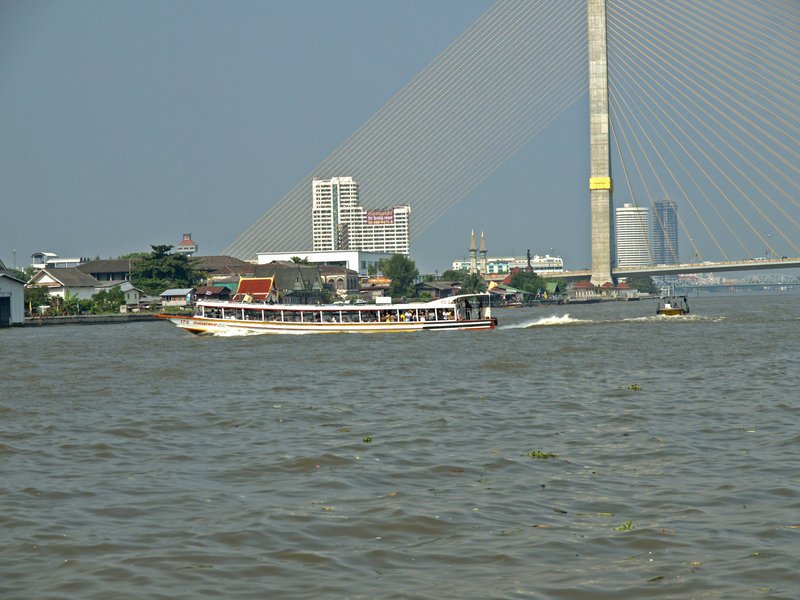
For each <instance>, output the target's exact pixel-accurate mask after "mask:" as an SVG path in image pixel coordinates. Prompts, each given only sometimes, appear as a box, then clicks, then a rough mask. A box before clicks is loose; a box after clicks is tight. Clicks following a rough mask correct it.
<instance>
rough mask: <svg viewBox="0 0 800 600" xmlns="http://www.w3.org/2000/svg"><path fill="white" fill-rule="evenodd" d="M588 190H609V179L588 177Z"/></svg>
mask: <svg viewBox="0 0 800 600" xmlns="http://www.w3.org/2000/svg"><path fill="white" fill-rule="evenodd" d="M589 189H590V190H609V191H610V190H611V177H590V178H589Z"/></svg>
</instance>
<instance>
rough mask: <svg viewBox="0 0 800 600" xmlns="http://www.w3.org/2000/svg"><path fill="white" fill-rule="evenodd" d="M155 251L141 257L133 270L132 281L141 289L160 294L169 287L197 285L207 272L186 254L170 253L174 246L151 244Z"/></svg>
mask: <svg viewBox="0 0 800 600" xmlns="http://www.w3.org/2000/svg"><path fill="white" fill-rule="evenodd" d="M150 247H151V248H152V249H153V251H152V252H150V253H149V254H148V255H147V256H144V257H142V258H141V260H139V261H137V263H136V264H135V265H134V266H133V269H132V270H131V281H132V283H133V285H135V286H136V287H137V288H139V289H140V290H143V291H144V292H146V293H148V294H152V295H158V294H160V293H161V292H163V291H164V290H166V289H169V288H190V287H195V286H196V285H197V284H198V283H200V282H202V281H203V279H204V278H205V275H206V274H205V273H203V272H202V271H200V270H198V269H196V268H195V266H194V265H195V262H194V261H192V260H191V259H190V258H189V257H188V256H186V255H185V254H176V253H170V250H172V246H169V245H166V244H162V245H156V246H152V245H151V246H150Z"/></svg>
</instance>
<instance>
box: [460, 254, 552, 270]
mask: <svg viewBox="0 0 800 600" xmlns="http://www.w3.org/2000/svg"><path fill="white" fill-rule="evenodd" d="M527 267H528V258H527V257H519V256H508V257H496V258H492V257H488V258H487V259H486V273H485V274H487V275H496V274H501V273H510V272H511V270H512V269H525V268H527ZM531 267H533V272H534V273H553V272H560V271H563V270H564V260H563V259H562V258H561V257H560V256H550V255H549V254H545V255H544V256H539V255H538V254H536V255H534V256H532V257H531ZM469 269H470V261H469V260H454V261H453V270H455V271H469Z"/></svg>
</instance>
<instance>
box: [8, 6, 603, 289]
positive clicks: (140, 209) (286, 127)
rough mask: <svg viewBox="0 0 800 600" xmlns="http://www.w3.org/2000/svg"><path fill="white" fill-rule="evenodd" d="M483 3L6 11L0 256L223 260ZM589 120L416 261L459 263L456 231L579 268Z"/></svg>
mask: <svg viewBox="0 0 800 600" xmlns="http://www.w3.org/2000/svg"><path fill="white" fill-rule="evenodd" d="M491 5H492V2H490V1H487V0H403V1H397V0H263V1H252V2H249V1H243V0H233V1H231V2H224V3H223V2H214V1H204V0H196V1H195V0H193V1H191V2H189V1H166V2H164V1H151V0H141V1H137V2H103V1H100V0H93V1H87V0H71V1H54V2H51V1H41V0H26V1H18V0H4V1H3V2H2V3H0V130H2V135H0V259H1V260H2V261H3V262H4V263H5V264H6V266H7V267H14V266H15V265H16V266H18V267H24V266H28V265H29V264H30V257H31V254H33V253H34V252H39V251H45V252H54V253H56V254H58V255H59V256H61V257H77V256H84V257H88V258H95V257H100V258H115V257H117V256H120V255H123V254H126V253H129V252H143V251H149V250H150V245H151V244H172V245H177V244H178V243H179V242H180V241H181V239H182V236H183V234H184V233H191V235H192V239H193V240H194V241H195V243H197V244H198V247H199V254H200V255H214V254H220V253H222V252H223V250H224V249H225V248H226V247H228V246H229V245H230V244H231V243H232V242H233V241H234V240H236V238H237V237H238V236H239V235H240V234H242V233H243V232H244V231H245V230H247V229H248V227H250V225H252V224H253V223H254V222H255V221H256V220H257V219H259V218H260V217H261V216H262V215H263V214H264V213H265V212H266V211H267V210H268V209H269V207H270V206H272V205H273V204H275V203H277V202H278V201H279V200H280V199H281V198H282V197H283V196H284V194H286V193H287V192H288V191H289V190H291V189H292V188H293V187H294V186H295V185H296V184H297V182H298V181H300V180H301V179H302V178H303V177H304V176H305V175H306V174H307V173H309V171H311V170H312V169H313V168H314V167H315V166H316V165H318V164H319V163H320V162H321V161H322V160H324V159H325V158H326V157H327V156H328V155H329V154H330V153H331V152H332V151H333V150H334V149H335V148H336V147H337V146H338V145H339V144H340V143H341V142H343V141H344V140H345V139H346V138H347V137H349V136H350V135H351V134H352V133H353V132H354V131H355V130H356V129H358V127H360V126H361V125H362V124H363V123H364V122H365V121H367V120H368V119H369V118H370V117H371V116H372V115H373V114H375V113H376V112H377V111H378V110H379V109H380V108H381V107H382V106H383V105H384V104H385V103H386V102H387V101H388V100H389V99H390V98H391V97H392V96H393V95H394V94H395V93H397V92H398V91H399V90H400V89H401V88H402V87H403V86H405V85H406V84H407V83H408V82H409V81H411V80H412V79H413V78H414V77H415V76H416V75H417V74H418V73H419V72H420V71H421V70H422V69H423V68H424V67H425V66H426V65H428V64H429V63H430V62H431V61H433V60H434V59H435V58H436V56H437V55H438V54H439V53H440V52H441V51H442V50H444V49H445V48H446V47H447V46H448V45H449V44H450V43H451V42H452V41H453V40H455V39H456V38H457V37H458V36H459V35H461V34H462V33H463V32H464V31H465V30H466V29H467V28H468V27H469V26H470V25H471V24H472V23H473V22H475V21H476V20H477V19H478V18H479V17H480V15H481V14H483V13H484V12H485V11H486V10H488V9H489V7H490V6H491ZM587 121H588V107H587V106H586V103H584V102H579V103H577V104H576V105H574V106H573V107H571V108H570V109H569V110H567V111H566V112H565V113H564V114H563V115H562V116H561V117H559V118H558V119H557V120H556V121H555V122H554V123H552V124H551V125H550V126H549V127H548V129H547V130H545V131H544V132H543V133H542V134H540V135H539V136H537V137H536V138H534V139H533V141H532V142H531V143H529V144H528V145H527V146H526V147H525V148H523V149H522V150H521V151H520V152H518V153H517V154H516V155H515V156H514V157H513V158H511V159H510V160H509V161H508V162H506V163H505V164H504V165H503V166H502V167H501V168H500V169H498V170H497V171H495V172H494V173H493V174H491V175H490V176H489V177H487V178H486V179H485V180H484V181H483V182H482V183H481V184H480V185H479V186H477V187H476V188H475V189H474V190H473V191H472V192H471V193H470V194H469V195H468V196H467V197H466V198H465V199H464V200H462V201H461V202H460V203H459V204H457V205H456V206H455V207H454V208H453V209H451V210H450V211H449V212H448V213H446V214H445V215H444V216H443V217H441V218H440V219H439V220H438V221H436V223H435V224H433V225H432V226H430V227H429V228H428V229H427V230H425V232H424V233H423V234H422V235H420V236H419V237H418V238H416V239H415V240H414V241H413V242H412V248H411V258H412V259H413V260H414V261H415V262H416V264H417V267H418V268H419V270H420V271H421V272H426V273H431V272H434V271H438V272H442V271H444V270H445V269H448V268H450V265H451V263H452V261H453V260H460V259H464V258H466V257H467V249H468V246H469V236H470V232H471V230H475V233H476V237H479V236H480V232H482V231H483V232H484V233H485V238H486V245H487V248H488V254H489V256H509V255H517V256H524V254H525V252H526V250H528V249H530V251H531V253H532V254H541V255H543V254H545V253H550V254H554V255H558V256H562V257H563V258H564V261H565V267H566V268H568V269H575V268H584V267H587V266H588V265H589V264H590V262H591V259H590V250H589V247H590V246H589V208H588V207H589V195H588V190H587V187H588V186H587V180H588V154H589V150H588V124H587ZM341 175H342V176H347V174H345V173H343V174H341ZM362 203H365V202H363V199H362ZM309 207H310V191H309ZM412 210H413V206H412Z"/></svg>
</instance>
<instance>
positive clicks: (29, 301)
mask: <svg viewBox="0 0 800 600" xmlns="http://www.w3.org/2000/svg"><path fill="white" fill-rule="evenodd" d="M50 304H52V300H51V299H50V293H49V292H48V291H47V288H46V287H43V286H41V287H38V286H37V287H29V288H28V287H26V288H25V306H26V307H27V306H32V307H33V308H36V307H37V306H49V305H50Z"/></svg>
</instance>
